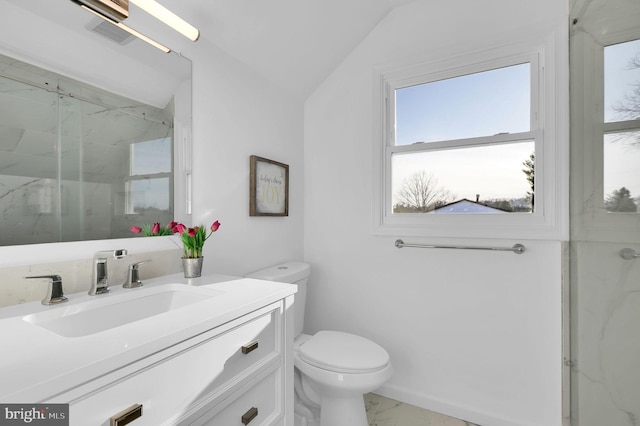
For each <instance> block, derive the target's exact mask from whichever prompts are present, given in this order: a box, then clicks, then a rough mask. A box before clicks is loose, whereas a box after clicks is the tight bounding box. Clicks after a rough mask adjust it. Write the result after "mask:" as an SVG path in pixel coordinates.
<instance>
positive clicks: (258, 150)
mask: <svg viewBox="0 0 640 426" xmlns="http://www.w3.org/2000/svg"><path fill="white" fill-rule="evenodd" d="M195 46H196V48H195V49H194V50H193V52H190V55H192V56H190V57H192V58H193V84H194V87H193V95H194V96H193V121H194V122H193V131H194V141H195V145H194V150H193V158H194V160H193V162H194V163H193V167H194V184H193V185H194V192H193V199H194V213H193V217H194V223H196V222H197V223H200V222H202V223H207V224H210V223H211V222H213V221H214V220H216V219H218V220H220V222H221V223H222V226H221V227H220V230H219V231H218V232H217V233H216V234H215V235H214V236H213V237H212V239H211V240H209V241H208V242H207V244H206V245H205V251H204V256H205V266H204V268H205V269H204V271H205V273H206V272H208V271H215V272H221V273H226V274H232V275H235V274H238V275H244V274H246V273H248V272H252V271H254V270H257V269H260V268H263V267H266V266H271V265H274V264H277V263H280V262H283V261H287V260H302V250H303V247H302V241H303V239H302V231H303V228H302V223H303V212H302V209H303V192H302V190H303V178H304V174H303V144H302V139H303V119H302V114H303V106H302V104H301V103H300V102H298V101H294V100H290V99H287V97H286V95H285V94H284V93H283V92H282V91H281V90H278V88H276V87H274V86H273V85H271V84H270V83H268V82H267V81H266V80H263V79H262V78H260V77H259V76H257V75H256V74H254V73H253V72H251V71H249V70H248V69H247V68H246V67H245V66H243V65H242V64H240V63H239V62H237V61H236V60H234V59H233V58H231V57H229V56H228V55H226V54H225V53H223V52H222V51H220V50H219V49H217V48H216V47H215V46H212V45H210V44H207V43H206V41H205V40H203V42H202V43H200V44H197V45H195ZM252 154H255V155H258V156H261V157H265V158H269V159H272V160H276V161H278V162H281V163H285V164H288V165H289V185H290V187H289V216H288V217H250V216H249V156H250V155H252Z"/></svg>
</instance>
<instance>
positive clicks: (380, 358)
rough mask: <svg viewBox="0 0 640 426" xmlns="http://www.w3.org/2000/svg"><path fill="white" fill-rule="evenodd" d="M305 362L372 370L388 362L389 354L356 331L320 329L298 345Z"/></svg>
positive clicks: (352, 370) (352, 371) (342, 370)
mask: <svg viewBox="0 0 640 426" xmlns="http://www.w3.org/2000/svg"><path fill="white" fill-rule="evenodd" d="M298 354H299V356H300V359H301V360H302V361H304V362H306V363H307V364H310V365H313V366H315V367H318V368H321V369H323V370H328V371H333V372H336V373H350V374H358V373H371V372H375V371H378V370H381V369H383V368H384V367H386V366H387V365H388V364H389V354H388V353H387V351H386V350H384V348H382V347H381V346H380V345H378V344H376V343H374V342H372V341H371V340H369V339H366V338H364V337H361V336H357V335H355V334H350V333H344V332H341V331H326V330H324V331H319V332H317V333H316V334H315V335H314V336H312V337H311V338H309V339H308V340H306V341H304V342H302V343H301V344H300V346H298Z"/></svg>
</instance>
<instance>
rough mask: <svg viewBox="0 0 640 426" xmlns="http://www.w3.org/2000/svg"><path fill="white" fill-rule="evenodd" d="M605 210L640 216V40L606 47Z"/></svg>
mask: <svg viewBox="0 0 640 426" xmlns="http://www.w3.org/2000/svg"><path fill="white" fill-rule="evenodd" d="M603 130H604V135H603V155H604V157H603V158H604V207H605V210H606V211H607V212H609V213H638V212H640V167H639V166H640V40H632V41H628V42H624V43H617V44H613V45H609V46H605V47H604V127H603Z"/></svg>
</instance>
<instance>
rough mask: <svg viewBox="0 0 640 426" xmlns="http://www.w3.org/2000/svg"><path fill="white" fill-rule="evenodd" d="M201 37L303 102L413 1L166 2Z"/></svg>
mask: <svg viewBox="0 0 640 426" xmlns="http://www.w3.org/2000/svg"><path fill="white" fill-rule="evenodd" d="M165 1H166V5H167V6H169V7H171V8H172V9H173V10H175V11H176V12H178V13H181V14H182V15H183V16H184V17H186V18H188V19H189V20H191V21H192V22H193V23H194V24H195V25H197V26H198V27H199V28H200V31H201V34H202V35H201V37H203V38H205V39H207V40H208V41H210V42H211V43H213V44H215V45H217V46H218V47H220V48H221V49H223V50H224V51H226V52H227V53H229V54H230V55H232V56H234V57H236V58H237V59H239V60H240V61H242V62H244V63H246V64H247V65H249V66H250V67H252V68H254V69H255V70H256V71H258V72H259V73H260V74H262V75H264V76H265V77H267V78H268V79H270V80H272V81H274V82H276V83H277V84H278V85H280V86H281V87H283V88H289V89H290V90H291V92H292V93H293V94H295V95H297V96H300V97H302V98H304V97H306V96H308V95H309V94H310V93H311V92H312V91H313V89H314V88H315V87H317V85H318V84H319V83H320V82H321V81H322V80H323V79H324V78H325V77H326V76H327V75H328V74H329V73H330V72H331V71H333V69H335V67H336V66H337V65H338V64H339V63H340V62H341V61H342V60H343V59H344V58H345V57H346V56H347V55H348V54H349V52H350V51H351V50H352V49H354V48H355V47H356V46H357V45H358V43H359V42H360V41H361V40H362V39H363V38H364V37H365V36H366V35H367V34H368V33H369V32H370V31H371V30H372V29H373V28H374V27H375V26H376V25H377V23H378V22H380V20H382V19H383V18H384V16H385V15H386V14H387V13H389V11H391V10H392V9H393V8H394V7H396V6H400V5H402V4H405V3H409V2H410V1H411V0H269V1H264V0H191V1H184V0H165Z"/></svg>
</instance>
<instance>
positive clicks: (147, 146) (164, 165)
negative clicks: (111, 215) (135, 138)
mask: <svg viewBox="0 0 640 426" xmlns="http://www.w3.org/2000/svg"><path fill="white" fill-rule="evenodd" d="M171 141H172V138H170V137H165V138H160V139H154V140H150V141H143V142H135V143H132V144H131V145H130V152H129V156H130V161H129V169H130V170H129V174H130V176H129V178H128V179H127V181H126V183H125V186H126V194H127V198H126V200H127V204H126V211H127V213H128V214H171V211H172V202H171V201H172V200H173V188H172V185H171V182H172V179H171V177H172V170H173V165H172V158H173V156H172V152H173V147H172V142H171Z"/></svg>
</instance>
